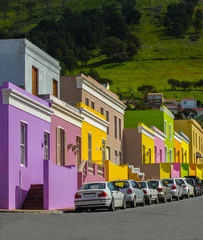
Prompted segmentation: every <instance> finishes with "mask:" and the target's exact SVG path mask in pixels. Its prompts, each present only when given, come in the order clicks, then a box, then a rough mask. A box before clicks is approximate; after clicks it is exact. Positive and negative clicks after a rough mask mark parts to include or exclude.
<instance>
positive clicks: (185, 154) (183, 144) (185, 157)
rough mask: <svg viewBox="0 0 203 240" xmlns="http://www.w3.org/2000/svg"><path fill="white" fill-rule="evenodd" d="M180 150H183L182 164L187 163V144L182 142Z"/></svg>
mask: <svg viewBox="0 0 203 240" xmlns="http://www.w3.org/2000/svg"><path fill="white" fill-rule="evenodd" d="M181 147H182V149H183V153H184V155H183V157H182V162H183V163H189V144H188V143H187V142H185V141H184V140H182V146H181Z"/></svg>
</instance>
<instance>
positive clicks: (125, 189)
mask: <svg viewBox="0 0 203 240" xmlns="http://www.w3.org/2000/svg"><path fill="white" fill-rule="evenodd" d="M112 183H113V185H114V186H115V187H117V188H120V191H121V192H122V193H123V194H125V199H126V202H127V204H129V205H130V206H131V207H133V208H134V207H136V205H137V204H140V205H142V206H145V196H144V193H143V191H142V189H141V188H140V186H139V185H138V184H137V182H135V181H134V180H119V181H112Z"/></svg>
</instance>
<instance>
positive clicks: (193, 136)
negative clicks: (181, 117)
mask: <svg viewBox="0 0 203 240" xmlns="http://www.w3.org/2000/svg"><path fill="white" fill-rule="evenodd" d="M193 145H194V146H195V132H194V131H193Z"/></svg>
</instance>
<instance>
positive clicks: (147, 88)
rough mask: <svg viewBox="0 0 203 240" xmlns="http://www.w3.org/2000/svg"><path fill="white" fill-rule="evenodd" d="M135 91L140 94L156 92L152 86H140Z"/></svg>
mask: <svg viewBox="0 0 203 240" xmlns="http://www.w3.org/2000/svg"><path fill="white" fill-rule="evenodd" d="M137 90H138V91H139V92H142V93H150V92H151V93H153V92H156V89H155V87H154V86H153V85H142V86H140V87H138V88H137Z"/></svg>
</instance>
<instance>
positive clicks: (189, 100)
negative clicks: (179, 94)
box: [180, 98, 197, 108]
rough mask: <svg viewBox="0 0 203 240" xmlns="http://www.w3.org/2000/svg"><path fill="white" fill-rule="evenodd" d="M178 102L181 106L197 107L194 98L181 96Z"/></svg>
mask: <svg viewBox="0 0 203 240" xmlns="http://www.w3.org/2000/svg"><path fill="white" fill-rule="evenodd" d="M180 104H181V107H182V108H197V100H196V99H195V98H182V99H181V102H180Z"/></svg>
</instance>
